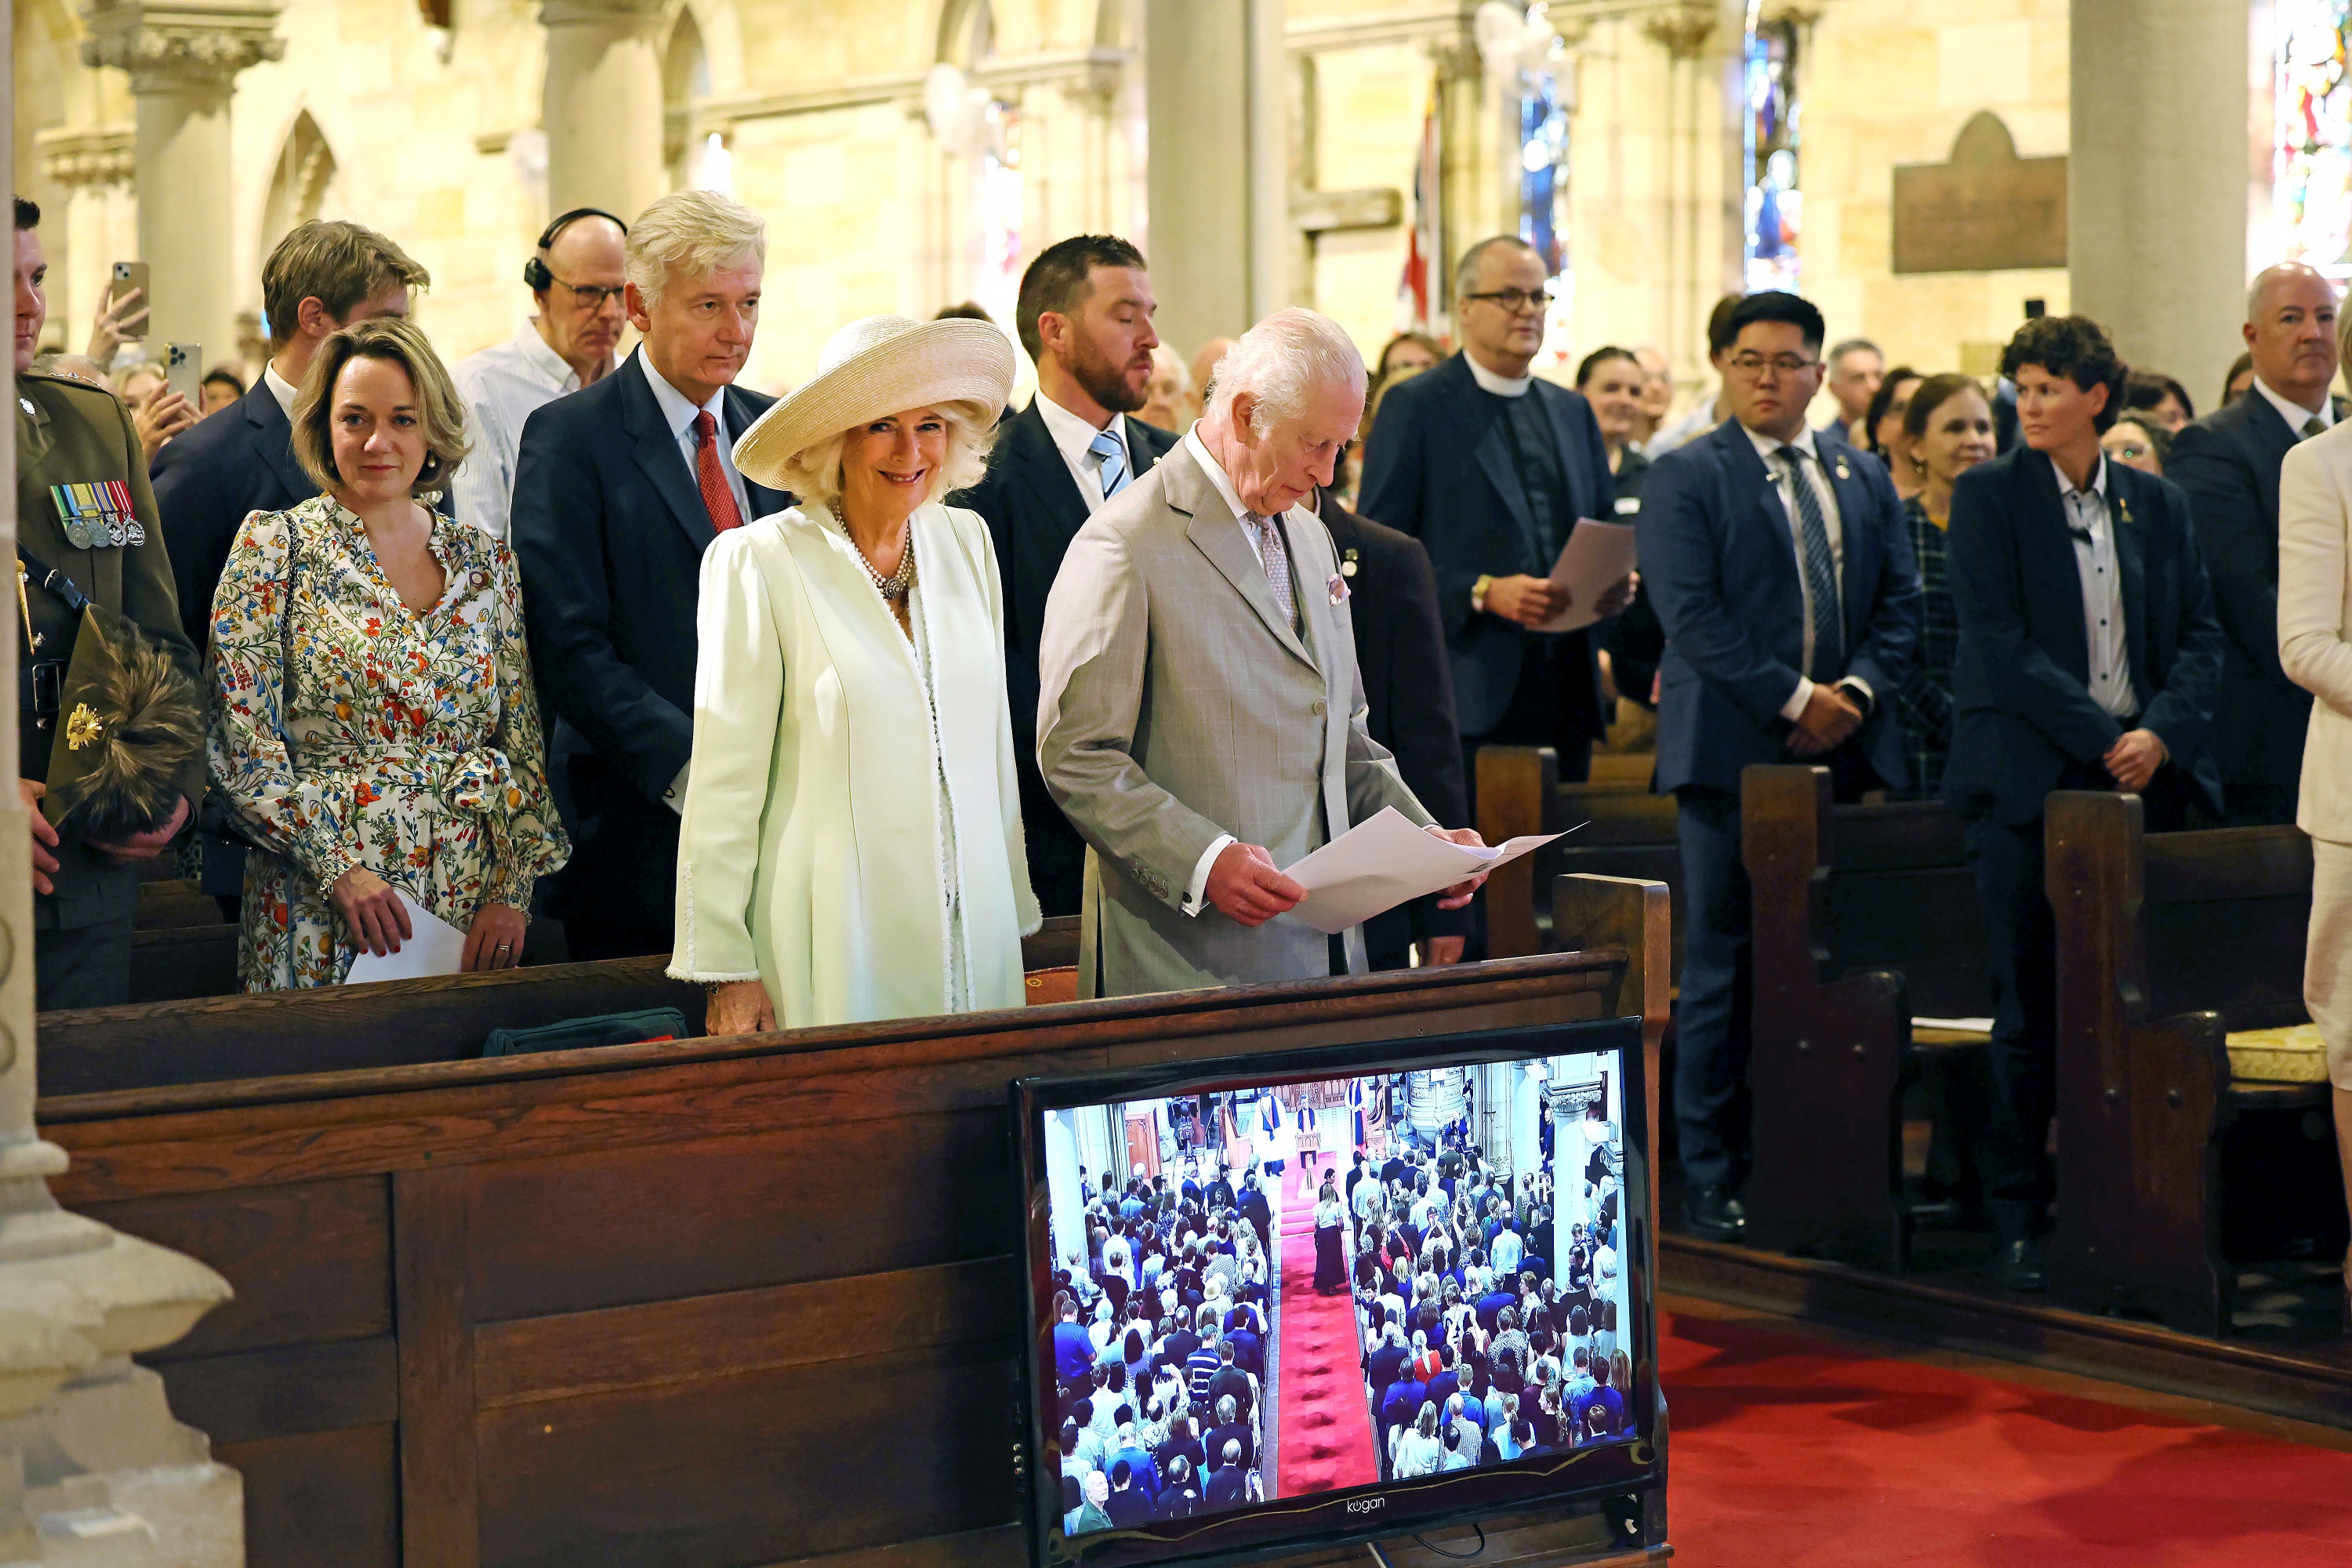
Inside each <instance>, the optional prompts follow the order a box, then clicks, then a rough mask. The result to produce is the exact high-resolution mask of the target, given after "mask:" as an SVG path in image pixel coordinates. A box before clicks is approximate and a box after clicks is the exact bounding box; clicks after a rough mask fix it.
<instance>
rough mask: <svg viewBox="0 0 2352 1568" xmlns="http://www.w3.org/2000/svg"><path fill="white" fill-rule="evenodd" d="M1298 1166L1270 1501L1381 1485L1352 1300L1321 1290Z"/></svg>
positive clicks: (1287, 1202)
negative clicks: (1339, 1488)
mask: <svg viewBox="0 0 2352 1568" xmlns="http://www.w3.org/2000/svg"><path fill="white" fill-rule="evenodd" d="M1329 1168H1330V1167H1329V1166H1328V1164H1324V1165H1318V1166H1316V1167H1314V1171H1315V1174H1314V1176H1313V1184H1307V1182H1308V1175H1307V1171H1306V1170H1305V1169H1303V1168H1302V1167H1301V1166H1300V1165H1299V1164H1297V1163H1293V1164H1292V1165H1291V1167H1290V1169H1289V1170H1288V1171H1287V1172H1286V1173H1285V1174H1284V1176H1283V1209H1282V1321H1281V1323H1280V1324H1279V1325H1277V1330H1276V1332H1277V1335H1278V1337H1279V1339H1280V1342H1281V1345H1282V1360H1281V1362H1280V1363H1279V1366H1280V1373H1279V1375H1280V1378H1281V1387H1280V1390H1279V1394H1278V1397H1277V1400H1276V1406H1275V1412H1276V1414H1275V1424H1276V1428H1277V1430H1276V1434H1275V1479H1274V1486H1273V1487H1272V1488H1271V1489H1269V1490H1268V1492H1267V1495H1268V1496H1270V1497H1297V1496H1298V1495H1299V1494H1300V1493H1301V1492H1327V1491H1330V1490H1332V1489H1334V1488H1338V1487H1357V1486H1370V1485H1371V1484H1373V1483H1374V1482H1376V1481H1378V1480H1379V1479H1381V1471H1380V1465H1379V1463H1378V1462H1377V1461H1376V1460H1375V1459H1374V1458H1372V1429H1371V1416H1370V1413H1369V1412H1368V1411H1367V1409H1366V1407H1365V1397H1364V1373H1363V1368H1362V1366H1361V1364H1360V1363H1359V1362H1358V1360H1357V1350H1356V1311H1355V1303H1354V1299H1353V1298H1352V1297H1351V1296H1349V1294H1348V1293H1347V1292H1345V1291H1342V1292H1340V1293H1339V1294H1338V1295H1336V1296H1318V1295H1317V1294H1316V1292H1315V1190H1316V1187H1317V1186H1318V1185H1320V1184H1321V1182H1322V1174H1321V1173H1322V1172H1324V1171H1326V1170H1328V1169H1329Z"/></svg>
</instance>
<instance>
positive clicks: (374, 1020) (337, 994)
mask: <svg viewBox="0 0 2352 1568" xmlns="http://www.w3.org/2000/svg"><path fill="white" fill-rule="evenodd" d="M1021 957H1022V964H1023V967H1024V969H1026V970H1027V971H1028V972H1029V981H1030V984H1029V1000H1030V1003H1031V1004H1032V1005H1038V1004H1041V1003H1048V1002H1058V1001H1067V1000H1069V999H1070V998H1071V996H1072V995H1074V994H1076V981H1077V969H1076V964H1077V959H1078V921H1077V917H1076V915H1064V916H1061V917H1059V918H1057V919H1055V920H1050V921H1046V922H1045V925H1044V927H1043V928H1042V929H1041V930H1039V931H1038V932H1037V933H1036V934H1035V935H1034V936H1029V937H1024V938H1023V939H1022V942H1021ZM668 966H669V960H668V959H667V958H666V957H648V958H624V959H614V960H611V961H609V962H606V963H560V964H549V965H546V966H543V967H540V968H533V969H509V970H503V971H499V972H497V973H488V974H462V975H450V976H446V977H443V978H439V979H432V980H392V981H383V982H380V983H378V984H372V985H345V986H338V987H335V988H333V989H332V990H327V991H263V992H256V993H253V994H244V993H240V992H236V990H235V988H234V986H232V987H231V990H230V992H228V993H226V994H215V995H207V996H204V997H198V998H193V999H187V1000H179V1001H172V1002H160V1003H145V1004H142V1003H133V1004H131V1005H129V1006H127V1007H85V1008H81V1009H79V1010H75V1011H68V1012H57V1013H44V1014H42V1015H40V1052H41V1091H42V1093H43V1094H44V1095H47V1096H51V1097H55V1096H59V1095H81V1094H99V1093H104V1092H107V1091H110V1090H115V1089H155V1088H161V1087H163V1086H165V1085H170V1084H192V1083H209V1082H218V1081H221V1080H224V1079H254V1078H274V1077H279V1076H283V1075H288V1074H304V1073H331V1072H345V1071H352V1070H355V1069H360V1068H393V1067H415V1066H421V1065H424V1064H426V1063H431V1062H456V1061H465V1060H467V1059H468V1058H473V1057H478V1056H479V1055H481V1052H482V1042H483V1040H484V1039H485V1038H486V1037H488V1034H489V1032H490V1031H491V1030H492V1029H494V1028H512V1029H527V1028H535V1027H538V1026H541V1025H543V1024H558V1023H562V1022H563V1021H564V1020H565V1019H568V1018H583V1017H590V1016H594V1015H597V1014H600V1013H635V1012H643V1011H646V1010H647V1009H650V1008H655V1007H675V1008H677V1010H678V1011H679V1012H680V1013H681V1014H683V1015H684V1016H685V1017H686V1023H687V1031H688V1034H689V1035H699V1034H700V1033H701V1032H702V1006H703V996H702V988H701V987H700V986H698V985H695V984H689V983H688V982H686V981H682V980H672V979H669V978H668V977H667V975H665V974H664V973H662V972H663V971H664V970H665V969H667V967H668Z"/></svg>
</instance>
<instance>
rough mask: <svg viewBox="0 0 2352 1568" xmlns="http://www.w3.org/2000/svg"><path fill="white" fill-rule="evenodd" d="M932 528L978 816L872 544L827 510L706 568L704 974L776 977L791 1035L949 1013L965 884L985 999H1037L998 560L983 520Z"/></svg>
mask: <svg viewBox="0 0 2352 1568" xmlns="http://www.w3.org/2000/svg"><path fill="white" fill-rule="evenodd" d="M910 526H911V528H912V530H913V539H914V544H915V570H916V574H917V576H916V589H915V613H916V614H917V615H919V616H921V617H922V627H923V632H924V636H925V637H926V638H927V640H928V642H929V647H930V652H931V670H932V680H933V682H934V684H935V687H936V689H937V696H938V711H939V731H940V752H942V753H944V755H945V759H946V763H947V768H946V772H947V788H948V795H949V799H950V804H951V805H952V808H953V812H954V818H955V829H956V831H955V841H956V845H957V847H958V849H959V850H960V854H959V855H958V856H956V857H955V861H956V863H955V864H954V865H952V866H949V865H947V864H945V863H944V861H945V860H946V858H947V857H945V856H944V855H943V852H942V847H941V829H940V814H939V809H938V805H939V793H938V784H937V782H936V781H937V777H938V760H937V758H936V757H935V755H934V753H933V751H932V744H931V705H930V704H929V702H927V701H926V700H925V696H924V690H923V684H922V679H921V674H920V671H919V668H918V666H917V664H916V658H915V648H914V645H913V644H912V643H910V642H909V641H908V638H907V636H906V634H905V633H903V632H901V631H900V630H899V629H898V622H897V620H896V619H895V618H893V617H892V616H891V614H890V612H889V611H888V610H887V608H885V607H884V605H883V604H882V600H881V596H880V595H877V594H876V593H875V591H874V586H873V582H872V580H871V578H869V577H868V576H867V574H866V567H865V564H864V563H863V562H862V561H861V560H860V559H859V557H858V555H857V553H856V547H855V546H853V545H852V544H851V543H850V542H849V541H848V539H847V538H846V537H845V536H844V535H843V533H842V532H841V531H840V529H839V528H838V527H837V526H835V524H833V522H832V521H831V520H830V519H829V517H828V516H827V514H826V513H825V512H824V510H822V509H818V508H814V507H812V508H810V509H809V513H808V514H807V515H804V514H803V512H802V511H801V510H797V509H794V510H787V511H782V512H778V513H775V514H773V515H772V516H769V517H763V518H761V519H760V520H758V521H755V522H751V523H748V524H746V525H745V526H743V527H742V528H740V529H734V530H731V531H728V532H726V533H722V534H720V535H719V538H718V540H717V541H716V542H714V543H713V544H712V545H711V546H710V548H709V551H708V552H705V553H704V555H703V559H702V598H701V605H700V610H699V614H698V622H697V626H698V635H699V638H700V652H699V655H698V660H697V663H696V667H695V680H694V756H693V763H692V764H691V767H690V769H689V771H688V774H687V790H686V805H685V820H684V821H683V823H682V824H681V825H680V827H679V835H678V856H677V952H676V953H675V954H674V955H673V956H672V960H671V964H670V970H669V973H671V974H673V975H675V976H676V977H677V978H678V979H681V980H699V981H718V980H751V979H757V980H758V981H760V982H761V984H763V985H765V986H766V987H767V989H768V995H769V998H770V1000H772V1002H774V1004H775V1005H776V1013H777V1021H778V1023H780V1024H781V1025H782V1026H785V1027H788V1028H800V1027H803V1026H809V1025H819V1024H843V1023H854V1022H858V1021H862V1020H866V1019H873V1018H903V1017H919V1016H931V1015H935V1014H940V1013H944V1012H946V1011H948V1010H949V1000H950V989H949V987H950V981H949V974H950V952H949V945H948V944H949V927H948V914H947V909H948V891H949V879H950V877H953V878H954V879H955V881H956V890H957V892H958V894H959V895H960V898H961V906H962V927H963V940H964V946H965V955H966V963H967V966H968V969H969V972H970V974H971V1002H972V1005H974V1006H975V1007H978V1008H982V1009H985V1008H991V1007H1017V1006H1019V1005H1022V1003H1023V1001H1024V999H1025V998H1024V989H1023V985H1022V976H1021V938H1022V935H1023V934H1024V932H1027V931H1034V930H1036V928H1037V926H1038V923H1039V921H1038V915H1037V900H1036V898H1035V897H1034V895H1033V894H1032V893H1031V892H1030V890H1029V868H1028V858H1027V856H1026V855H1025V854H1024V850H1023V847H1022V840H1021V805H1020V797H1019V795H1017V794H1016V793H1015V789H1014V785H1013V722H1012V712H1011V708H1010V704H1009V702H1008V700H1007V699H1006V697H1005V691H1004V607H1003V593H1002V592H1001V590H1000V588H999V585H998V582H997V571H996V552H995V551H994V550H993V549H992V548H991V546H990V543H989V537H988V527H987V524H985V523H983V522H982V521H981V519H980V517H979V515H978V514H977V513H975V512H970V511H964V510H950V509H949V508H947V507H944V506H940V505H939V504H937V503H933V504H930V505H927V506H925V507H922V508H921V509H919V510H917V511H916V513H915V514H914V517H913V519H912V520H911V523H910Z"/></svg>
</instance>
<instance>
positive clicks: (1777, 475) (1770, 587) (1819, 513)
mask: <svg viewBox="0 0 2352 1568" xmlns="http://www.w3.org/2000/svg"><path fill="white" fill-rule="evenodd" d="M1727 326H1728V328H1729V330H1730V332H1731V338H1732V347H1731V351H1730V353H1727V355H1726V356H1725V357H1724V361H1723V364H1724V383H1723V384H1724V395H1725V397H1726V398H1727V400H1728V402H1729V403H1730V405H1731V417H1730V418H1728V419H1727V420H1725V421H1724V422H1723V423H1722V424H1721V425H1719V426H1717V427H1716V428H1715V429H1714V430H1712V431H1710V432H1709V433H1708V434H1706V435H1705V436H1702V437H1699V438H1698V439H1696V440H1695V441H1693V442H1691V443H1690V444H1689V445H1687V446H1684V447H1676V448H1675V450H1673V451H1671V452H1669V453H1667V454H1666V455H1665V456H1664V457H1663V458H1659V459H1658V461H1657V463H1656V465H1655V466H1654V467H1653V468H1651V469H1650V475H1649V478H1648V479H1647V480H1646V481H1645V482H1644V485H1643V495H1642V510H1641V513H1640V523H1639V528H1640V532H1641V546H1642V580H1643V583H1644V584H1647V585H1648V588H1649V591H1650V602H1651V603H1652V604H1654V605H1656V606H1657V610H1658V620H1659V623H1660V624H1661V625H1662V626H1664V628H1665V633H1666V647H1665V654H1664V659H1663V661H1662V662H1661V663H1660V665H1659V700H1658V778H1657V787H1658V788H1659V789H1660V790H1661V791H1665V792H1671V793H1672V794H1673V795H1675V800H1676V802H1677V803H1678V805H1677V810H1676V821H1677V823H1678V828H1677V831H1678V835H1679V837H1680V839H1681V845H1682V860H1683V875H1684V879H1685V893H1686V894H1687V899H1686V900H1685V901H1686V903H1687V906H1688V911H1689V918H1688V920H1687V921H1686V922H1685V942H1684V944H1683V972H1682V977H1681V981H1682V997H1681V1001H1680V1003H1679V1005H1678V1006H1677V1010H1676V1016H1677V1019H1678V1022H1677V1024H1676V1040H1677V1042H1678V1043H1677V1047H1676V1050H1677V1060H1676V1064H1675V1085H1674V1106H1675V1130H1676V1133H1677V1135H1678V1137H1679V1138H1680V1140H1681V1151H1682V1163H1683V1173H1684V1176H1685V1179H1686V1181H1687V1183H1688V1186H1689V1193H1690V1195H1689V1197H1688V1199H1687V1203H1688V1206H1689V1217H1690V1224H1691V1228H1692V1229H1694V1230H1696V1231H1697V1232H1698V1233H1699V1234H1701V1235H1703V1236H1706V1237H1713V1238H1715V1239H1717V1240H1728V1239H1733V1238H1736V1237H1738V1236H1739V1235H1740V1234H1741V1232H1742V1231H1744V1230H1745V1229H1746V1227H1747V1214H1746V1211H1745V1209H1744V1208H1743V1206H1742V1205H1741V1203H1740V1200H1739V1199H1738V1196H1737V1189H1738V1179H1739V1175H1740V1171H1741V1166H1742V1164H1743V1163H1744V1157H1745V1152H1746V1143H1747V1133H1748V1127H1747V1121H1746V1118H1745V1116H1744V1114H1743V1113H1742V1111H1741V1110H1740V1101H1739V1090H1740V1087H1741V1086H1742V1084H1744V1083H1745V1081H1746V1079H1747V1067H1748V1044H1749V1040H1748V1007H1749V998H1750V996H1751V994H1752V988H1753V977H1752V974H1751V973H1750V971H1749V967H1748V964H1749V930H1750V926H1749V920H1750V916H1749V908H1748V873H1747V870H1746V868H1745V867H1744V865H1743V863H1742V860H1741V856H1740V836H1739V775H1740V773H1741V772H1742V770H1744V769H1746V768H1748V767H1749V766H1751V765H1753V764H1755V763H1786V762H1790V761H1797V762H1809V763H1822V764H1823V765H1826V766H1827V767H1828V768H1829V769H1830V772H1831V773H1832V777H1833V778H1834V780H1835V783H1836V789H1837V793H1838V795H1839V798H1841V799H1843V800H1849V801H1850V800H1855V799H1859V798H1860V796H1861V794H1862V792H1863V790H1864V789H1865V788H1869V787H1872V786H1874V785H1879V784H1890V785H1900V784H1903V783H1904V782H1905V781H1906V780H1907V779H1908V777H1909V776H1910V775H1909V770H1908V768H1907V767H1906V763H1905V761H1904V755H1903V736H1902V732H1901V731H1900V729H1899V727H1898V726H1897V725H1895V723H1894V722H1892V721H1891V720H1890V718H1889V704H1890V702H1891V700H1892V698H1893V696H1894V694H1895V692H1897V691H1899V690H1901V689H1902V687H1903V682H1904V679H1906V677H1907V676H1908V675H1909V674H1910V670H1911V661H1912V658H1913V656H1914V650H1915V649H1916V647H1917V645H1918V639H1919V600H1920V591H1919V567H1918V563H1917V562H1916V559H1915V558H1914V556H1913V553H1912V549H1911V534H1910V529H1909V526H1908V525H1907V524H1906V522H1905V521H1904V520H1903V509H1902V506H1901V503H1900V502H1898V501H1897V500H1895V487H1894V486H1893V485H1892V484H1891V483H1890V482H1889V481H1888V479H1887V478H1886V470H1885V468H1881V467H1880V466H1879V465H1878V463H1877V461H1876V459H1874V458H1869V457H1865V456H1864V455H1863V454H1862V453H1860V452H1857V451H1855V450H1854V449H1853V447H1851V446H1848V445H1847V444H1846V442H1845V440H1844V439H1843V437H1840V436H1839V435H1838V434H1837V433H1836V432H1835V431H1817V430H1809V429H1807V428H1806V426H1805V410H1806V407H1807V406H1808V405H1810V404H1811V402H1812V400H1813V395H1814V394H1815V393H1816V392H1818V391H1819V390H1820V389H1821V384H1822V359H1821V353H1822V333H1823V323H1822V313H1821V312H1820V311H1819V310H1816V309H1814V307H1813V306H1812V305H1811V303H1809V302H1808V301H1806V300H1801V299H1799V298H1798V297H1797V296H1796V295H1794V294H1786V293H1780V292H1778V291H1769V292H1765V293H1760V294H1751V295H1749V296H1748V298H1746V299H1744V300H1740V301H1739V303H1738V305H1736V306H1735V307H1733V309H1732V311H1731V314H1730V316H1729V318H1728V321H1727Z"/></svg>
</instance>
